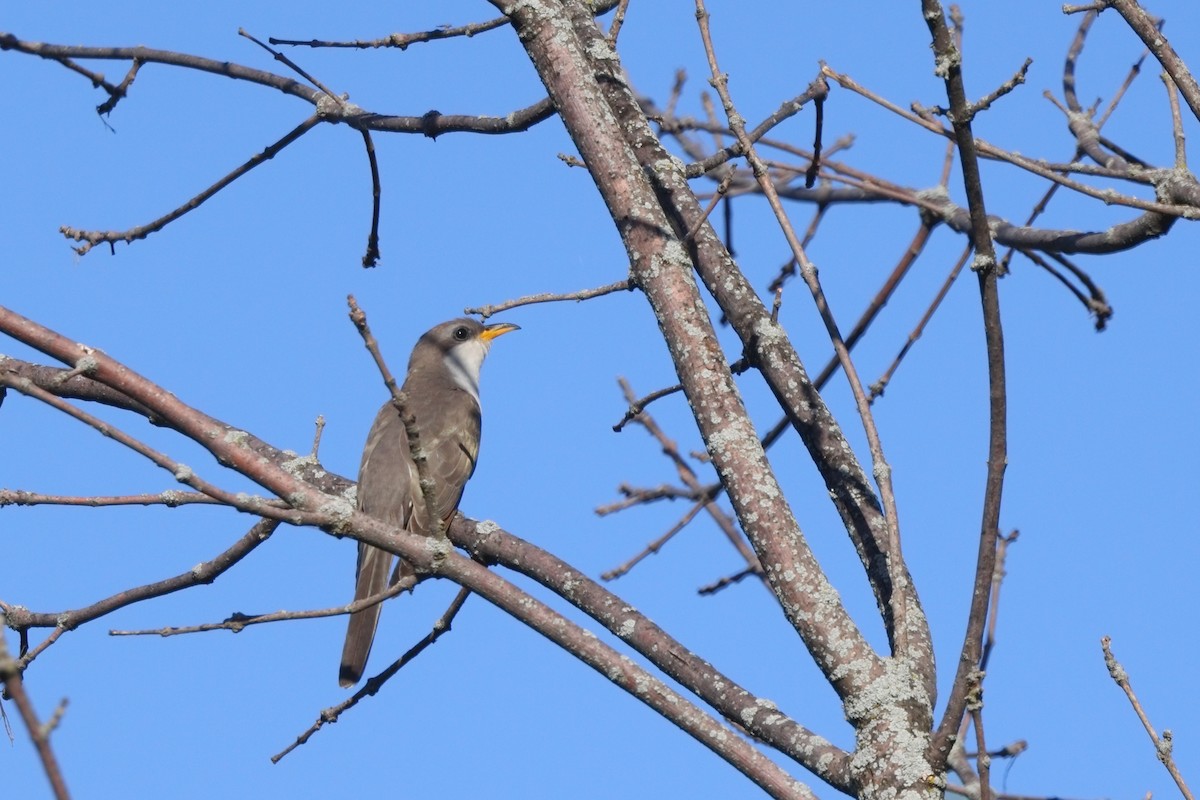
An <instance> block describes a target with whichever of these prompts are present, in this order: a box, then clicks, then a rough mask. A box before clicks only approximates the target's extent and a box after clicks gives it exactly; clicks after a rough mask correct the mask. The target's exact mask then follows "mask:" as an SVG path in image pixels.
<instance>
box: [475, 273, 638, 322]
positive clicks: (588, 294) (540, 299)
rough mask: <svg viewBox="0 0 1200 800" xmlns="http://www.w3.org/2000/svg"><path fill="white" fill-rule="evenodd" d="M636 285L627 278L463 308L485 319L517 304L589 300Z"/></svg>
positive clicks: (629, 288)
mask: <svg viewBox="0 0 1200 800" xmlns="http://www.w3.org/2000/svg"><path fill="white" fill-rule="evenodd" d="M635 288H637V287H636V286H634V283H633V281H631V280H629V279H628V278H626V279H624V280H620V281H616V282H614V283H610V284H607V285H605V286H598V287H596V288H595V289H581V290H579V291H578V292H569V293H567V294H555V293H553V292H542V293H541V294H530V295H526V296H525V297H518V298H517V299H516V300H506V301H504V302H503V303H497V304H496V305H486V306H479V307H478V308H464V309H463V313H464V314H478V315H479V316H480V317H482V318H483V319H485V320H486V319H487V318H488V317H490V316H492V315H493V314H499V313H500V312H501V311H508V310H509V309H511V308H517V307H519V306H528V305H533V304H534V303H558V302H562V301H564V300H575V301H577V302H578V301H581V300H590V299H592V298H593V297H601V296H602V295H606V294H612V293H613V292H632V291H633V290H634V289H635Z"/></svg>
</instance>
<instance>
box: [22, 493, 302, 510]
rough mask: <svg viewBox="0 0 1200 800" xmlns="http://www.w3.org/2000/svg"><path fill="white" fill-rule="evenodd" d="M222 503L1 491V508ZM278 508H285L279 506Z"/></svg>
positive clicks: (200, 498)
mask: <svg viewBox="0 0 1200 800" xmlns="http://www.w3.org/2000/svg"><path fill="white" fill-rule="evenodd" d="M197 503H199V504H207V505H212V504H221V501H220V500H217V499H216V498H213V497H210V496H209V495H206V494H201V493H199V492H180V491H176V490H174V489H168V490H167V491H165V492H157V493H155V494H123V495H108V496H99V495H96V496H75V495H63V494H40V493H38V492H27V491H24V490H22V489H0V508H3V507H4V506H9V505H12V506H92V507H101V506H167V507H168V508H174V507H176V506H186V505H194V504H197ZM278 507H279V508H285V506H284V505H283V504H279V506H278Z"/></svg>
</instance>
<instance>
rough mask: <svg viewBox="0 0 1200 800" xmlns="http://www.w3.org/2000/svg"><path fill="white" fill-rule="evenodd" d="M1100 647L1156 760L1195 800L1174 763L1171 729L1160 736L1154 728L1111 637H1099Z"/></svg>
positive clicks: (1109, 672) (1191, 799)
mask: <svg viewBox="0 0 1200 800" xmlns="http://www.w3.org/2000/svg"><path fill="white" fill-rule="evenodd" d="M1100 649H1101V650H1103V651H1104V665H1105V666H1106V667H1108V674H1109V675H1111V676H1112V679H1113V680H1114V681H1115V682H1116V684H1117V686H1120V687H1121V691H1123V692H1125V696H1126V697H1128V698H1129V704H1130V705H1132V706H1133V711H1134V713H1135V714H1137V716H1138V719H1139V720H1141V722H1142V727H1143V728H1145V729H1146V735H1147V736H1149V737H1150V742H1151V743H1152V744H1153V745H1154V752H1155V754H1156V755H1157V756H1158V760H1159V761H1161V762H1162V763H1163V766H1164V767H1166V768H1167V772H1169V773H1170V774H1171V779H1172V780H1174V781H1175V785H1176V786H1178V787H1179V791H1180V792H1181V793H1182V794H1183V796H1184V797H1185V798H1186V800H1195V796H1194V795H1193V794H1192V790H1191V789H1190V788H1188V785H1187V782H1186V781H1185V780H1184V779H1183V774H1182V773H1180V771H1179V767H1177V766H1176V765H1175V759H1174V758H1173V757H1172V755H1171V750H1172V747H1173V737H1172V734H1171V731H1169V730H1163V732H1162V736H1159V735H1158V733H1157V732H1156V731H1155V730H1154V725H1152V724H1151V723H1150V717H1148V716H1147V715H1146V712H1145V711H1144V710H1143V709H1142V704H1141V703H1140V702H1139V701H1138V698H1137V695H1136V694H1134V691H1133V684H1132V683H1131V682H1130V680H1129V673H1128V672H1126V671H1125V668H1124V667H1123V666H1121V662H1119V661H1117V657H1116V656H1114V655H1113V652H1112V637H1111V636H1104V637H1102V638H1101V639H1100Z"/></svg>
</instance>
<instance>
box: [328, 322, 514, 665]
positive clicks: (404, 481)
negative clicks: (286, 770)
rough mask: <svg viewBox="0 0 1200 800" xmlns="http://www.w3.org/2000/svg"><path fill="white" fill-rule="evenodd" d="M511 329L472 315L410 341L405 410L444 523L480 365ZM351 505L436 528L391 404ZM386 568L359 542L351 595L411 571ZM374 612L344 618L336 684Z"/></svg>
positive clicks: (424, 530)
mask: <svg viewBox="0 0 1200 800" xmlns="http://www.w3.org/2000/svg"><path fill="white" fill-rule="evenodd" d="M515 330H518V328H517V326H516V325H513V324H511V323H507V322H502V323H499V324H496V325H486V326H485V325H481V324H480V323H478V322H476V321H475V320H473V319H455V320H451V321H449V322H443V323H442V324H441V325H438V326H436V327H434V328H432V329H430V330H429V331H427V332H426V333H425V335H424V336H422V337H421V338H420V339H419V340H418V341H417V344H416V347H414V348H413V351H412V356H411V358H409V361H408V375H407V376H406V377H405V378H404V392H405V394H406V395H407V396H408V404H407V411H408V413H409V414H410V415H411V416H412V417H413V418H414V419H415V420H416V428H417V433H418V437H419V443H420V447H421V449H422V450H423V451H424V452H425V456H426V459H427V461H426V475H427V477H428V478H429V479H430V480H431V481H432V482H433V484H434V490H433V499H434V503H435V505H436V511H437V514H438V516H439V517H440V518H441V521H442V522H443V523H444V524H445V525H449V524H450V521H451V520H452V519H453V517H454V512H455V511H456V510H457V509H458V501H459V500H460V499H461V498H462V493H463V487H464V486H466V484H467V480H468V479H469V478H470V477H471V473H472V472H474V471H475V458H476V456H477V455H478V454H479V430H480V408H479V369H480V367H481V366H483V359H484V357H485V356H486V355H487V352H488V348H489V347H491V344H492V340H493V339H495V338H496V337H497V336H500V335H502V334H505V333H508V332H509V331H515ZM358 508H359V510H360V511H362V512H364V513H366V514H370V515H371V516H372V517H376V518H377V519H380V520H382V521H383V522H386V523H388V524H390V525H395V526H397V527H400V528H403V529H405V530H407V531H412V532H414V533H420V534H424V535H427V536H428V535H431V534H432V533H434V531H435V530H436V528H437V526H436V525H434V524H431V522H430V519H429V514H428V511H427V510H426V509H427V505H426V502H425V498H424V497H423V496H422V494H421V484H420V478H419V476H418V474H417V466H416V464H415V463H414V462H413V459H412V452H411V450H410V448H409V443H408V436H407V434H406V433H405V430H404V421H403V420H401V419H400V413H399V412H398V411H397V410H396V407H395V406H394V405H392V403H391V401H388V402H387V403H384V404H383V408H381V409H379V414H378V415H376V417H375V422H374V424H372V425H371V431H370V433H368V434H367V444H366V446H365V447H364V448H363V455H362V464H361V465H360V466H359V468H358ZM391 567H392V554H391V553H388V552H386V551H383V550H380V549H378V548H376V547H372V546H371V545H368V544H363V543H361V542H360V543H359V545H358V573H357V579H356V581H355V585H354V599H355V600H356V601H357V600H362V599H363V598H364V597H370V596H371V595H373V594H378V593H379V592H382V591H383V590H384V589H385V588H386V587H387V586H388V585H390V584H395V583H396V581H398V580H399V579H400V578H401V577H403V576H405V575H412V574H414V573H413V568H412V566H411V565H410V564H409V563H408V562H406V561H405V560H404V559H400V560H399V562H398V563H397V564H396V570H395V572H393V573H392V576H391V580H390V582H389V580H388V573H389V572H391ZM379 611H380V604H378V603H376V604H375V605H373V606H371V607H370V608H364V609H363V610H361V611H357V612H355V613H353V614H351V615H350V625H349V627H348V628H347V630H346V644H345V646H344V647H343V648H342V666H341V671H340V673H339V675H338V680H339V683H341V685H342V686H343V687H346V686H353V685H354V684H355V683H357V682H358V681H359V679H360V678H362V674H363V669H364V668H365V667H366V664H367V655H368V654H369V653H370V652H371V642H372V641H373V640H374V638H375V626H376V625H377V624H378V623H379Z"/></svg>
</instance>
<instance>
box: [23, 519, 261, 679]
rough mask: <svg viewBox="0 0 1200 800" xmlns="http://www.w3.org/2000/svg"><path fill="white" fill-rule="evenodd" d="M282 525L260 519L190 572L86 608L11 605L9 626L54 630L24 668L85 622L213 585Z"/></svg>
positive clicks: (27, 655)
mask: <svg viewBox="0 0 1200 800" xmlns="http://www.w3.org/2000/svg"><path fill="white" fill-rule="evenodd" d="M278 525H279V523H278V522H277V521H276V520H260V521H259V522H257V523H256V524H255V525H254V526H253V527H251V528H250V530H249V531H247V532H246V533H245V534H244V535H243V536H242V537H241V538H239V539H238V540H237V541H236V542H234V543H233V545H231V546H230V547H229V548H227V549H226V550H225V551H224V552H222V553H220V554H218V555H217V556H215V557H214V558H212V559H210V560H208V561H205V562H203V563H201V564H197V565H196V566H194V567H192V568H191V569H189V570H187V571H186V572H182V573H180V574H179V575H176V576H174V577H171V578H166V579H164V580H161V581H156V582H154V583H149V584H146V585H144V586H136V587H134V588H132V589H126V590H124V591H121V592H118V593H116V594H114V595H112V596H110V597H106V598H104V599H102V600H98V601H96V602H94V603H92V604H90V605H87V606H84V607H82V608H76V609H71V610H69V611H57V612H50V613H45V612H42V613H37V612H32V611H29V610H27V609H18V608H14V607H12V606H8V607H7V608H6V609H5V611H6V613H7V614H8V624H9V627H12V628H14V629H17V630H19V631H22V632H24V631H27V630H28V629H30V628H52V629H53V630H52V631H51V633H50V635H49V636H47V637H46V639H45V640H43V641H42V642H41V644H39V645H38V646H37V647H35V648H34V649H33V650H30V651H29V652H27V653H22V656H21V665H22V668H24V667H25V666H28V665H29V664H30V663H31V662H32V661H33V660H34V659H35V658H37V657H38V655H40V654H41V653H42V652H43V651H44V650H45V649H46V648H47V647H49V646H50V645H52V644H53V643H54V642H56V641H57V640H58V638H59V637H60V636H61V635H62V634H63V632H64V631H71V630H75V629H76V628H78V627H79V626H80V625H83V624H84V623H87V622H91V621H92V620H94V619H99V618H100V617H103V616H105V615H106V614H111V613H112V612H114V611H116V610H117V609H120V608H124V607H126V606H129V605H132V604H134V603H139V602H142V601H143V600H149V599H151V598H154V597H162V596H163V595H166V594H171V593H172V592H178V591H181V590H183V589H188V588H190V587H192V586H199V585H203V584H209V583H212V582H213V581H214V580H216V579H217V578H218V577H219V576H220V575H221V574H222V573H224V572H226V571H227V570H228V569H229V568H231V567H232V566H233V565H234V564H236V563H238V562H239V561H241V560H242V559H243V558H245V557H246V556H247V555H249V554H250V553H251V552H252V551H253V550H254V549H255V548H256V547H258V546H259V545H260V544H262V543H263V542H265V541H266V540H267V538H268V537H270V535H271V534H272V533H274V531H275V528H276V527H277V526H278Z"/></svg>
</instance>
